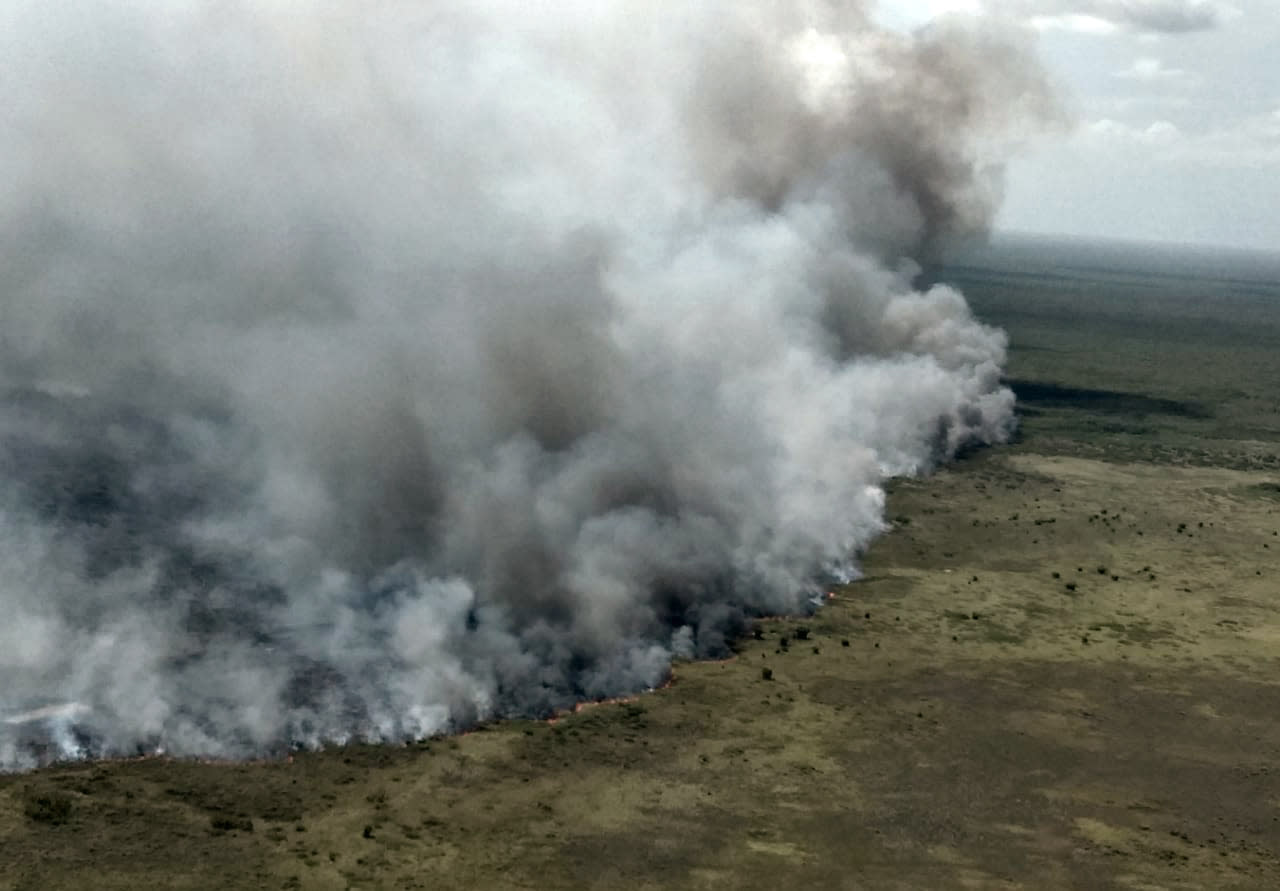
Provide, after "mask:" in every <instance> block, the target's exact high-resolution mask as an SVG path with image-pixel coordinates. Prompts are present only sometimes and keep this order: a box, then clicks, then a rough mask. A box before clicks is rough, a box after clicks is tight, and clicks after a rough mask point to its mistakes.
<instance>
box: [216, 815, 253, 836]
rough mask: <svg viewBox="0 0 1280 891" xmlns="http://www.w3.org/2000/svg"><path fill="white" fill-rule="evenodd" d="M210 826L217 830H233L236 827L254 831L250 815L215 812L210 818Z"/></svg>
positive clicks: (244, 830)
mask: <svg viewBox="0 0 1280 891" xmlns="http://www.w3.org/2000/svg"><path fill="white" fill-rule="evenodd" d="M209 826H210V828H212V829H213V830H214V831H216V832H231V831H233V830H236V829H239V830H241V831H242V832H253V821H252V820H250V819H249V818H248V817H228V816H226V815H222V816H218V815H217V814H215V815H214V816H212V817H210V818H209Z"/></svg>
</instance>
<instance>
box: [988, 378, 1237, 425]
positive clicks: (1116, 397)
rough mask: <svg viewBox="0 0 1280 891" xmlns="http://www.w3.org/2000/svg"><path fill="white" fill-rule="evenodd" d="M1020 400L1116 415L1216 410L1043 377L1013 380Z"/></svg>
mask: <svg viewBox="0 0 1280 891" xmlns="http://www.w3.org/2000/svg"><path fill="white" fill-rule="evenodd" d="M1006 383H1007V384H1008V385H1009V386H1010V387H1011V388H1012V389H1013V392H1014V393H1015V394H1016V395H1017V397H1018V402H1019V403H1020V404H1021V405H1022V406H1024V409H1023V411H1024V412H1026V408H1025V407H1026V406H1028V405H1030V406H1036V407H1039V408H1079V409H1086V410H1088V411H1095V412H1102V413H1105V414H1116V415H1132V416H1138V417H1141V416H1145V415H1173V416H1175V417H1181V418H1199V419H1204V418H1211V417H1213V412H1212V411H1210V410H1209V409H1208V408H1207V407H1205V406H1204V405H1203V404H1201V403H1199V402H1192V401H1189V400H1179V399H1161V398H1159V397H1156V396H1147V395H1145V394H1143V393H1129V392H1125V391H1124V390H1095V389H1091V388H1088V387H1065V386H1061V385H1059V384H1049V383H1044V382H1043V381H1029V380H1016V379H1015V380H1009V381H1006Z"/></svg>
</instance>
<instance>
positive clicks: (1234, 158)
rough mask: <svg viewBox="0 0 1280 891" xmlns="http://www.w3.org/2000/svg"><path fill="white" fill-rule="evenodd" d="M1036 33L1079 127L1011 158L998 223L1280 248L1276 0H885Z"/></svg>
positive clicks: (918, 14) (911, 19)
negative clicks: (1013, 159)
mask: <svg viewBox="0 0 1280 891" xmlns="http://www.w3.org/2000/svg"><path fill="white" fill-rule="evenodd" d="M878 9H879V14H880V16H881V18H882V19H884V20H885V21H887V22H889V23H891V24H893V25H894V26H895V27H898V28H903V29H910V28H913V27H918V26H919V25H921V24H922V23H924V22H928V21H930V20H933V19H935V18H937V17H940V16H954V17H958V18H962V19H966V20H969V21H970V22H973V21H989V20H998V21H1001V22H1003V23H1004V24H1005V25H1006V26H1009V27H1015V28H1019V29H1022V30H1023V31H1024V32H1025V33H1026V34H1027V35H1028V37H1029V38H1032V37H1033V38H1034V40H1035V42H1036V45H1037V51H1038V53H1039V55H1040V57H1041V58H1042V59H1043V61H1044V64H1045V66H1046V68H1047V69H1048V72H1049V74H1050V76H1051V77H1052V79H1053V80H1054V82H1055V84H1056V86H1057V89H1058V90H1059V92H1060V94H1061V95H1062V96H1063V97H1064V98H1065V99H1066V102H1067V105H1068V109H1069V111H1070V113H1071V115H1072V117H1073V118H1074V127H1073V129H1072V131H1071V132H1070V134H1069V136H1068V138H1066V139H1065V140H1044V141H1042V142H1041V143H1039V144H1038V145H1037V146H1036V150H1035V151H1033V152H1031V153H1028V154H1027V155H1026V156H1024V157H1022V158H1019V159H1017V160H1015V161H1014V162H1013V163H1011V165H1010V168H1009V181H1008V190H1007V197H1006V201H1005V204H1004V207H1003V209H1002V211H1001V213H1000V215H999V217H998V219H997V227H998V228H1001V229H1010V230H1019V231H1033V232H1044V233H1067V234H1074V235H1084V236H1095V237H1115V238H1129V239H1136V240H1152V241H1174V242H1199V243H1205V244H1220V245H1228V246H1237V247H1252V248H1259V249H1263V250H1272V251H1275V250H1280V214H1277V213H1276V212H1275V208H1276V207H1277V206H1280V52H1277V51H1276V47H1277V46H1280V4H1277V3H1275V2H1274V0H885V2H883V3H881V4H880V5H879V7H878Z"/></svg>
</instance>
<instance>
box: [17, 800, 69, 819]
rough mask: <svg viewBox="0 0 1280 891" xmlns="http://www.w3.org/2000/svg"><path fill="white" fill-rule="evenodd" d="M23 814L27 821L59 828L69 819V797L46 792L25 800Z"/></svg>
mask: <svg viewBox="0 0 1280 891" xmlns="http://www.w3.org/2000/svg"><path fill="white" fill-rule="evenodd" d="M23 812H24V813H25V814H26V815H27V819H29V820H34V821H35V822H37V823H48V824H49V825H50V826H61V825H62V824H63V823H66V822H67V821H68V820H70V819H71V796H69V795H67V794H65V793H63V792H47V793H43V794H37V795H31V796H30V797H28V798H27V801H26V805H25V806H24V807H23Z"/></svg>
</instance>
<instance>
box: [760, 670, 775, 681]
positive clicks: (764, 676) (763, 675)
mask: <svg viewBox="0 0 1280 891" xmlns="http://www.w3.org/2000/svg"><path fill="white" fill-rule="evenodd" d="M760 679H761V680H765V681H771V680H773V669H772V668H762V669H760Z"/></svg>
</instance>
